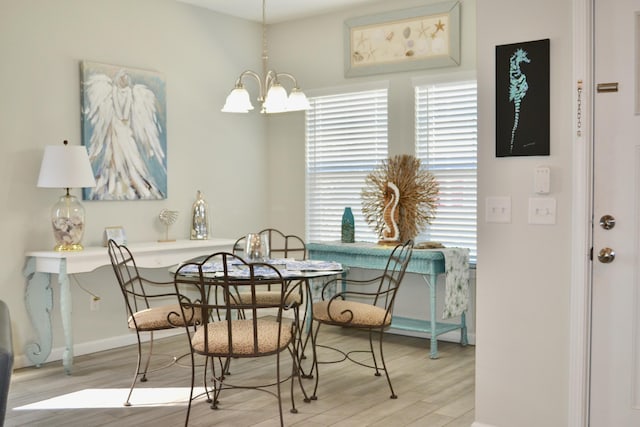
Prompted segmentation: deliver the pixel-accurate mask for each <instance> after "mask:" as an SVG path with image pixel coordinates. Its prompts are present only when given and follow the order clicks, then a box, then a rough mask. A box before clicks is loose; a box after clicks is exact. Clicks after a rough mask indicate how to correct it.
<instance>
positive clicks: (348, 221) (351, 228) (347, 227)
mask: <svg viewBox="0 0 640 427" xmlns="http://www.w3.org/2000/svg"><path fill="white" fill-rule="evenodd" d="M354 241H355V223H354V221H353V212H351V208H350V207H346V208H344V213H343V214H342V243H353V242H354Z"/></svg>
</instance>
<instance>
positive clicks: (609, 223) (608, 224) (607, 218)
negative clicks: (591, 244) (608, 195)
mask: <svg viewBox="0 0 640 427" xmlns="http://www.w3.org/2000/svg"><path fill="white" fill-rule="evenodd" d="M615 226H616V219H615V218H614V217H612V216H611V215H602V217H600V227H602V228H604V229H605V230H611V229H612V228H613V227H615Z"/></svg>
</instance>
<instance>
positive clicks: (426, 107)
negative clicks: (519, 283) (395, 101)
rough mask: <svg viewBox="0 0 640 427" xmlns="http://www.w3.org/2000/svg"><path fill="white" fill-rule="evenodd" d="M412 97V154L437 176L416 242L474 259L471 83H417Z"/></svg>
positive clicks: (474, 144)
mask: <svg viewBox="0 0 640 427" xmlns="http://www.w3.org/2000/svg"><path fill="white" fill-rule="evenodd" d="M415 98H416V156H417V157H418V158H419V159H420V160H421V162H422V165H423V167H426V168H427V169H428V170H429V171H430V172H431V173H432V174H433V175H434V176H435V177H436V179H437V180H438V183H439V184H440V195H439V196H440V203H439V205H438V210H437V211H436V219H435V220H434V221H433V223H432V224H431V225H429V226H428V227H427V230H426V232H424V233H422V234H421V235H420V236H419V238H417V239H416V240H428V241H436V242H441V243H442V244H444V245H445V246H459V247H466V248H469V250H470V260H471V262H473V263H475V262H476V257H477V243H476V234H477V233H476V211H477V195H476V193H477V173H476V172H477V122H478V120H477V118H478V113H477V85H476V82H475V81H464V82H455V83H438V84H427V85H420V86H417V87H416V88H415Z"/></svg>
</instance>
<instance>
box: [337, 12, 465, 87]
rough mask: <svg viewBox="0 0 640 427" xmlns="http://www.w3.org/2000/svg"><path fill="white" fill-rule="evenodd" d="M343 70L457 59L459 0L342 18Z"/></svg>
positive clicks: (363, 71)
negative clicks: (343, 24)
mask: <svg viewBox="0 0 640 427" xmlns="http://www.w3.org/2000/svg"><path fill="white" fill-rule="evenodd" d="M344 34H345V53H344V64H345V76H346V77H354V76H364V75H369V74H380V73H392V72H398V71H410V70H419V69H424V68H437V67H447V66H455V65H459V64H460V3H459V2H458V1H457V0H456V1H447V2H443V3H436V4H431V5H428V6H422V7H417V8H412V9H404V10H396V11H391V12H386V13H381V14H377V15H370V16H363V17H359V18H352V19H348V20H346V21H345V28H344Z"/></svg>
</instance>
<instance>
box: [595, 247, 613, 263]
mask: <svg viewBox="0 0 640 427" xmlns="http://www.w3.org/2000/svg"><path fill="white" fill-rule="evenodd" d="M614 259H616V253H615V251H614V250H613V249H611V248H602V249H600V252H598V261H600V262H601V263H603V264H609V263H611V262H613V260H614Z"/></svg>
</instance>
